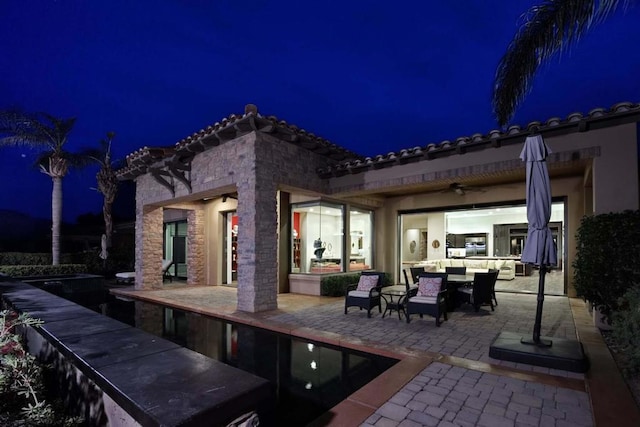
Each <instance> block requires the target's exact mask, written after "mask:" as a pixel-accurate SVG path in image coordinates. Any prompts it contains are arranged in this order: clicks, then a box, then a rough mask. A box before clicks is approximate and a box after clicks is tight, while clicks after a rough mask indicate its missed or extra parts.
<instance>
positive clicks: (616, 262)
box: [573, 211, 640, 322]
mask: <svg viewBox="0 0 640 427" xmlns="http://www.w3.org/2000/svg"><path fill="white" fill-rule="evenodd" d="M576 246H577V249H578V251H577V255H576V259H575V260H574V262H573V267H574V283H575V287H576V292H577V294H578V296H581V297H583V298H585V299H586V300H588V301H589V302H591V303H592V304H594V305H595V306H597V307H599V308H600V309H601V311H602V313H603V314H604V315H605V316H606V318H607V320H608V321H609V322H611V318H612V313H613V312H615V311H617V310H618V309H620V307H621V304H622V305H624V304H625V299H624V296H625V293H626V292H627V291H628V290H629V289H630V287H631V286H632V284H633V283H640V257H638V256H637V254H638V253H640V211H625V212H620V213H610V214H600V215H594V216H588V217H583V218H582V221H581V223H580V227H579V228H578V232H577V234H576Z"/></svg>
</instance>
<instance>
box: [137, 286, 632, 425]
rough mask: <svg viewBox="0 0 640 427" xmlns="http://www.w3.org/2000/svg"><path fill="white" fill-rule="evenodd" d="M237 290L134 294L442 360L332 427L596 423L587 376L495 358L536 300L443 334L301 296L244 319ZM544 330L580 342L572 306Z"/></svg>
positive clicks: (456, 321)
mask: <svg viewBox="0 0 640 427" xmlns="http://www.w3.org/2000/svg"><path fill="white" fill-rule="evenodd" d="M235 292H236V290H235V289H233V288H223V287H213V288H211V287H196V288H179V289H167V290H158V291H126V292H125V293H127V294H129V295H131V296H134V295H135V296H136V297H140V298H143V299H149V300H152V301H156V302H160V303H164V304H169V305H174V306H176V307H179V308H187V309H191V310H194V311H198V312H201V313H205V314H212V315H214V316H217V317H222V318H227V319H233V320H235V321H243V320H247V321H249V322H259V323H262V322H264V323H272V324H273V325H285V330H286V325H289V326H288V327H289V328H291V330H295V329H300V328H308V329H309V330H311V331H313V330H315V331H317V332H318V334H319V335H322V334H329V336H331V337H336V336H337V337H340V339H341V340H343V341H345V342H349V341H350V340H351V341H353V342H362V343H364V344H365V345H367V343H369V345H371V346H372V347H375V346H384V347H387V348H388V347H391V348H397V349H404V351H409V352H414V353H416V354H421V353H423V354H425V355H429V357H433V361H432V362H431V363H427V365H426V367H425V368H424V369H422V370H421V371H419V372H418V373H417V375H415V376H413V378H411V379H409V380H408V382H406V384H403V385H402V386H401V387H398V388H396V389H395V390H396V391H394V392H392V393H391V394H390V397H389V398H388V400H386V402H384V401H382V402H381V404H380V405H378V406H377V407H374V408H371V409H370V410H369V411H370V412H369V415H365V418H361V421H359V422H357V423H355V424H353V423H348V422H336V421H335V420H334V421H333V422H331V423H330V424H331V425H334V424H335V425H362V426H380V427H386V426H403V427H404V426H476V425H477V426H487V427H489V426H491V427H493V426H544V427H546V426H555V427H570V426H592V425H595V423H594V412H593V408H592V405H591V402H590V396H589V394H588V393H587V391H586V388H585V385H584V380H586V378H585V375H584V374H581V373H574V372H568V371H562V370H554V369H549V368H543V367H536V366H532V365H526V364H516V363H512V362H505V361H501V360H496V359H492V358H490V357H489V347H490V345H491V343H492V342H493V340H494V338H495V337H496V336H497V335H498V334H499V333H500V332H502V331H511V332H517V333H522V334H523V336H525V337H530V336H531V334H532V330H533V321H534V318H535V309H536V296H535V295H527V294H509V293H499V294H498V302H499V305H498V306H497V307H496V309H495V311H494V312H491V311H490V309H489V308H488V307H487V308H483V309H482V310H481V312H480V313H475V312H474V311H473V309H472V308H471V307H470V306H463V307H461V308H460V309H459V310H456V311H454V312H452V313H449V320H448V321H446V322H444V323H442V325H441V327H436V325H435V320H434V319H433V318H432V317H429V316H425V317H424V318H423V319H420V317H419V316H412V320H411V323H409V324H407V323H406V322H405V321H399V320H398V317H397V316H391V317H385V318H384V319H383V318H382V316H381V314H379V313H378V312H377V311H374V312H373V314H372V317H371V318H367V315H366V312H365V311H360V310H359V309H358V308H357V307H351V308H349V312H348V314H347V315H345V314H344V313H343V310H344V299H343V298H323V297H309V296H301V295H293V294H281V295H279V296H278V306H279V309H278V310H274V311H271V312H263V313H256V314H251V313H243V312H237V311H236V308H235ZM541 332H542V335H545V336H550V337H559V338H569V339H576V327H575V324H574V318H573V315H572V309H571V306H570V302H569V299H568V298H566V297H551V296H549V297H546V298H545V302H544V311H543V320H542V331H541ZM434 355H435V356H434ZM347 406H348V405H347ZM355 412H357V411H355ZM635 415H636V414H634V416H635ZM367 417H368V418H367ZM619 419H622V420H624V419H625V417H624V416H622V417H619ZM631 419H637V418H633V417H631ZM627 425H628V424H627Z"/></svg>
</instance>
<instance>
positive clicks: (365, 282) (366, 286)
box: [356, 274, 378, 292]
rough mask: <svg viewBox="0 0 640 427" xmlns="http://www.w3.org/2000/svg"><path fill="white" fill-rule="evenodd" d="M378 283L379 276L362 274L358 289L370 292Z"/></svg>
mask: <svg viewBox="0 0 640 427" xmlns="http://www.w3.org/2000/svg"><path fill="white" fill-rule="evenodd" d="M377 285H378V276H374V275H371V276H369V275H365V274H363V275H361V276H360V280H359V281H358V287H357V288H356V290H357V291H366V292H369V291H370V290H371V289H373V288H375V287H376V286H377Z"/></svg>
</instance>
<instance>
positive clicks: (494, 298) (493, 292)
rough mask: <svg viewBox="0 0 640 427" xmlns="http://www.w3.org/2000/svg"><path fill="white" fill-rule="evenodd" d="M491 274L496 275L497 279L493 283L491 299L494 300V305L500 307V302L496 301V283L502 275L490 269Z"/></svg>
mask: <svg viewBox="0 0 640 427" xmlns="http://www.w3.org/2000/svg"><path fill="white" fill-rule="evenodd" d="M489 273H492V274H494V275H495V277H494V278H493V280H492V282H491V298H493V302H494V303H495V304H494V305H495V306H498V300H497V299H496V282H497V281H498V275H499V274H500V270H498V269H495V268H490V269H489Z"/></svg>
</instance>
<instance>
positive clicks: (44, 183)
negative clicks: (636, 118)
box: [0, 0, 640, 221]
mask: <svg viewBox="0 0 640 427" xmlns="http://www.w3.org/2000/svg"><path fill="white" fill-rule="evenodd" d="M3 3H4V4H3V6H2V15H1V17H0V42H1V45H2V54H1V55H0V58H1V59H0V61H2V62H1V63H0V108H6V107H12V106H19V107H21V108H23V109H24V110H27V111H46V112H48V113H51V114H53V115H55V116H58V117H77V119H78V120H77V124H76V127H75V129H74V131H73V132H72V134H71V137H70V140H69V144H68V148H69V149H70V150H76V149H79V148H81V147H84V146H89V145H92V144H95V143H97V142H98V141H99V140H100V139H102V138H103V137H104V135H105V133H106V132H107V131H111V130H112V131H115V132H116V134H117V137H116V139H115V147H114V153H115V155H116V157H124V156H125V155H127V154H129V153H130V152H132V151H134V150H136V149H138V148H140V147H142V146H159V145H172V144H174V143H175V142H177V141H178V140H180V139H182V138H183V137H185V136H187V135H189V134H191V133H193V132H195V131H198V130H200V129H202V128H203V127H205V126H207V125H209V124H212V123H214V122H216V121H219V120H220V119H221V118H222V117H225V116H227V115H229V114H231V113H242V111H243V109H244V105H245V104H247V103H254V104H256V105H258V108H259V111H260V112H261V113H262V114H266V115H275V116H277V117H279V118H281V119H284V120H286V121H287V122H289V123H293V124H296V125H298V126H300V127H302V128H304V129H306V130H308V131H310V132H313V133H315V134H316V135H319V136H322V137H324V138H326V139H328V140H330V141H331V142H333V143H336V144H338V145H341V146H344V147H346V148H349V149H351V150H354V151H356V152H359V153H361V154H363V155H376V154H384V153H387V152H389V151H397V150H399V149H401V148H406V147H414V146H416V145H426V144H429V143H433V142H436V143H437V142H440V141H442V140H445V139H455V138H457V137H460V136H470V135H472V134H474V133H477V132H480V133H487V132H488V131H490V130H492V129H496V128H497V124H496V121H495V119H494V117H493V116H492V113H491V102H490V101H491V99H490V94H491V87H492V83H493V76H494V73H495V69H496V66H497V64H498V61H499V59H500V57H501V56H502V54H503V53H504V51H505V49H506V47H507V45H508V43H509V41H510V40H511V38H512V37H513V35H514V33H515V31H516V30H517V28H518V22H519V21H520V16H521V15H522V14H523V13H524V12H525V11H526V10H527V9H528V8H529V7H530V6H531V5H533V4H537V3H538V2H536V1H504V0H500V1H497V0H485V1H482V2H480V1H474V2H472V1H465V2H461V1H457V2H425V1H400V2H388V1H386V2H382V1H373V0H349V1H345V0H342V1H339V2H338V1H323V2H306V1H300V0H295V1H289V0H285V1H278V0H276V1H251V0H248V1H243V2H237V1H235V2H231V1H204V0H202V1H180V2H179V1H159V2H158V1H153V2H151V1H123V0H113V1H111V0H110V1H105V2H101V1H86V2H78V1H72V0H60V1H52V0H49V1H45V0H40V1H29V2H27V3H28V6H27V5H26V4H27V3H25V2H17V1H11V2H3ZM639 22H640V7H638V6H637V7H635V8H631V9H629V10H628V11H626V12H625V11H623V10H620V11H619V12H618V13H617V14H616V16H615V17H613V18H612V19H610V20H609V21H607V22H606V23H605V24H602V25H600V26H599V27H597V28H595V29H594V31H592V32H591V33H590V34H589V35H588V36H587V37H585V38H584V39H583V40H582V41H581V43H580V44H579V46H576V47H575V48H573V49H572V50H571V52H570V54H565V55H564V56H563V57H562V59H561V60H560V61H555V62H554V63H552V64H551V65H549V66H547V67H545V68H544V69H543V70H542V73H541V74H540V75H539V77H538V78H537V80H536V82H535V85H534V87H533V91H532V93H531V94H530V95H529V97H528V98H527V99H526V101H525V103H524V104H523V105H522V107H521V108H520V110H519V111H518V112H517V114H516V116H515V118H514V120H513V122H512V123H514V124H521V125H524V124H526V123H528V122H529V121H531V120H546V119H548V118H549V117H552V116H560V117H565V116H566V115H567V114H569V113H572V112H574V111H579V112H583V113H587V112H588V111H589V110H591V109H592V108H595V107H607V108H608V107H610V106H611V105H613V104H615V103H617V102H620V101H632V102H638V101H640V77H639V76H640V53H638V52H639V50H640V32H638V31H637V26H638V23H639ZM31 160H32V153H30V152H29V151H27V150H25V149H7V148H3V149H0V168H1V169H0V170H2V174H3V176H4V178H8V179H9V181H4V182H5V184H3V186H2V190H1V191H0V209H15V210H21V211H24V212H27V213H29V214H32V215H34V216H39V217H44V218H50V203H51V180H50V179H49V178H48V177H47V176H45V175H43V174H40V173H39V172H37V171H36V170H34V169H30V163H31ZM94 174H95V170H89V171H85V172H72V173H71V174H70V175H69V176H68V177H67V178H65V183H64V205H63V215H64V218H65V220H67V221H74V220H75V218H76V217H77V216H78V215H79V214H81V213H85V212H88V211H92V212H100V210H101V203H102V201H101V196H100V195H99V194H98V193H97V192H95V191H92V190H91V189H90V187H95V179H94Z"/></svg>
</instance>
